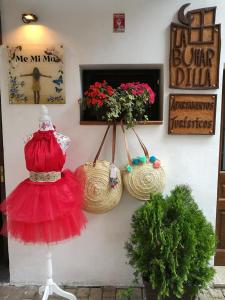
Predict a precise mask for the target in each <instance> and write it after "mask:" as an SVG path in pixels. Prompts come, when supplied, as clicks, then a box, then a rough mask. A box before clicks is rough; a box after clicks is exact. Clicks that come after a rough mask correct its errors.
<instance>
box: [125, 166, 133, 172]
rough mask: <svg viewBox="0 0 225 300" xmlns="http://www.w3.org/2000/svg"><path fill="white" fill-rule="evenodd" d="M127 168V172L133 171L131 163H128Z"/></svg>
mask: <svg viewBox="0 0 225 300" xmlns="http://www.w3.org/2000/svg"><path fill="white" fill-rule="evenodd" d="M126 170H127V172H129V173H130V172H131V171H132V167H131V165H127V166H126Z"/></svg>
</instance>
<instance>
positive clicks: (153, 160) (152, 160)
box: [149, 156, 156, 164]
mask: <svg viewBox="0 0 225 300" xmlns="http://www.w3.org/2000/svg"><path fill="white" fill-rule="evenodd" d="M149 161H150V162H151V163H153V164H154V162H155V161H156V157H155V156H150V158H149Z"/></svg>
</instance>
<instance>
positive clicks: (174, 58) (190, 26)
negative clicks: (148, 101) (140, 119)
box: [170, 4, 220, 89]
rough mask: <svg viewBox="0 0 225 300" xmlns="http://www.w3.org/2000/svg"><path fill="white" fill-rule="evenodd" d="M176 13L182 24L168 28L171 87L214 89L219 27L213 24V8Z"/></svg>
mask: <svg viewBox="0 0 225 300" xmlns="http://www.w3.org/2000/svg"><path fill="white" fill-rule="evenodd" d="M189 5H190V4H185V5H183V6H182V7H181V8H180V10H179V12H178V20H179V22H180V23H181V24H177V23H171V28H170V30H171V31H170V87H171V88H177V89H215V88H218V82H219V62H220V24H215V18H216V7H207V8H201V9H195V10H191V11H189V12H188V13H187V14H186V15H185V13H184V10H185V8H186V7H187V6H189Z"/></svg>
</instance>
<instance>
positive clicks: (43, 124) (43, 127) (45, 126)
mask: <svg viewBox="0 0 225 300" xmlns="http://www.w3.org/2000/svg"><path fill="white" fill-rule="evenodd" d="M39 130H40V131H49V130H54V127H53V124H52V122H51V121H49V120H46V121H40V122H39Z"/></svg>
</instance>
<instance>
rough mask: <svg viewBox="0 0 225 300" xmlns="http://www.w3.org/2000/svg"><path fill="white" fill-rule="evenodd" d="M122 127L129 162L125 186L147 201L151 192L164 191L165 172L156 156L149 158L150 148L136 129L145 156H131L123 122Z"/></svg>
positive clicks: (139, 198)
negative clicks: (133, 157) (148, 148)
mask: <svg viewBox="0 0 225 300" xmlns="http://www.w3.org/2000/svg"><path fill="white" fill-rule="evenodd" d="M121 127H122V131H123V136H124V142H125V148H126V152H127V157H128V162H129V164H128V165H127V166H126V168H125V170H123V172H122V177H123V183H124V186H125V187H126V189H127V191H128V192H129V193H130V194H131V195H132V196H133V197H135V198H136V199H138V200H142V201H147V200H149V198H150V194H151V193H155V192H162V191H163V189H164V186H165V180H166V176H165V172H164V170H163V168H162V166H161V165H160V161H159V160H157V159H156V158H155V157H154V156H152V157H151V158H150V159H149V154H148V150H147V148H146V147H145V145H144V143H143V142H142V141H141V139H140V137H139V136H138V134H137V133H136V131H135V130H134V129H133V131H134V133H135V135H136V137H137V139H138V141H139V143H140V145H141V148H142V149H143V152H144V156H141V157H139V159H138V158H136V159H132V158H131V155H130V152H129V149H128V142H127V137H126V133H125V129H124V127H123V124H121ZM153 161H154V162H153Z"/></svg>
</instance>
